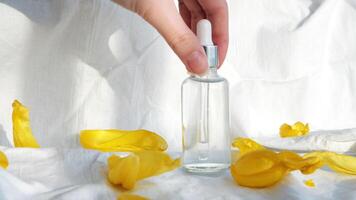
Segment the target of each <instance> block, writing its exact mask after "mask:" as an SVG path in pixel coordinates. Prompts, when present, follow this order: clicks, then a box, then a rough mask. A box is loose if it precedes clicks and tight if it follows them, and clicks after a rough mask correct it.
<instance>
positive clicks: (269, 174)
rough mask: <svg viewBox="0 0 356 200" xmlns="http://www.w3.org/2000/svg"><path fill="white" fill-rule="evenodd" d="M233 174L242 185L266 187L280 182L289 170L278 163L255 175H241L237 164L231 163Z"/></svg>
mask: <svg viewBox="0 0 356 200" xmlns="http://www.w3.org/2000/svg"><path fill="white" fill-rule="evenodd" d="M230 170H231V174H232V176H233V178H234V180H235V181H236V182H237V183H238V184H239V185H241V186H245V187H253V188H264V187H268V186H271V185H274V184H275V183H277V182H279V181H280V180H281V179H282V178H283V177H284V176H285V175H286V174H287V173H288V170H287V168H286V167H284V165H280V164H278V165H276V166H274V167H273V168H271V169H270V170H267V171H265V172H262V173H258V174H253V175H247V176H245V175H239V174H238V171H237V170H236V167H235V164H233V165H231V169H230Z"/></svg>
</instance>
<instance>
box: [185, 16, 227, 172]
mask: <svg viewBox="0 0 356 200" xmlns="http://www.w3.org/2000/svg"><path fill="white" fill-rule="evenodd" d="M211 30H212V29H211V24H210V22H209V21H208V20H206V19H203V20H200V21H199V22H198V24H197V36H198V38H199V40H200V43H201V45H202V46H203V48H204V50H205V53H206V55H207V58H208V64H209V69H208V71H207V72H206V74H205V75H203V76H198V75H191V76H190V77H188V78H187V79H185V80H184V82H183V83H182V126H183V127H182V128H183V167H184V169H185V170H186V171H187V172H190V173H197V174H212V173H219V172H222V171H224V170H225V169H227V168H229V166H230V159H231V149H230V145H231V143H230V119H229V95H228V92H229V91H228V87H229V86H228V82H227V80H226V79H225V78H223V77H221V76H219V75H218V73H217V67H218V47H217V46H215V45H214V44H213V42H212V39H211V38H212V31H211Z"/></svg>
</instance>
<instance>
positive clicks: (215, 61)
mask: <svg viewBox="0 0 356 200" xmlns="http://www.w3.org/2000/svg"><path fill="white" fill-rule="evenodd" d="M197 37H198V39H199V41H200V44H201V45H202V46H203V48H204V51H205V54H206V56H207V57H208V65H209V68H217V67H218V65H219V56H218V47H217V46H216V45H214V43H213V40H212V29H211V23H210V21H209V20H207V19H202V20H200V21H199V22H198V24H197Z"/></svg>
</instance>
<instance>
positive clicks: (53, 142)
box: [0, 0, 356, 200]
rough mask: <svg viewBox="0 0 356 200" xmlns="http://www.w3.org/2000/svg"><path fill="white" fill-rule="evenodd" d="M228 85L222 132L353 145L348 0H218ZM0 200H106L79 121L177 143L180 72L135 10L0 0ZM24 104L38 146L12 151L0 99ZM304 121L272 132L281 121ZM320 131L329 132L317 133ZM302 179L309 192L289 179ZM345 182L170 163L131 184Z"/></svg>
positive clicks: (173, 191)
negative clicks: (285, 133)
mask: <svg viewBox="0 0 356 200" xmlns="http://www.w3.org/2000/svg"><path fill="white" fill-rule="evenodd" d="M229 7H230V33H231V34H230V36H231V40H230V48H229V53H228V56H227V60H226V62H225V64H224V66H223V67H222V69H221V70H220V71H221V74H222V75H223V76H225V77H227V79H228V80H229V82H230V94H231V106H230V107H231V116H232V118H231V122H232V133H233V135H234V136H248V137H252V138H254V139H256V140H258V141H259V142H261V143H264V144H266V145H268V146H270V147H273V148H277V149H285V148H289V149H294V150H300V151H307V150H332V151H338V152H346V153H351V154H352V153H354V152H356V149H355V148H356V129H354V128H355V127H356V68H355V65H356V56H355V55H356V37H355V35H356V20H355V19H356V1H355V0H264V1H261V0H232V1H230V2H229ZM0 47H1V48H0V102H1V103H0V113H1V114H0V115H1V117H0V144H1V145H2V146H3V148H2V149H3V150H4V152H5V153H6V155H7V156H8V158H9V160H10V166H9V169H8V170H6V171H4V170H0V199H30V198H33V199H49V198H52V199H114V198H115V197H116V195H117V193H119V192H120V191H118V190H115V189H114V188H112V187H110V186H109V185H108V184H107V183H106V180H105V162H104V161H105V159H104V158H105V156H106V155H107V154H102V155H100V154H99V153H97V152H94V151H85V150H82V149H80V147H79V146H78V134H79V131H80V130H81V129H92V128H95V129H101V128H103V129H105V128H119V129H138V128H145V129H149V130H152V131H155V132H157V133H159V134H160V135H162V136H164V138H165V139H166V140H167V141H168V143H169V151H179V150H180V146H181V127H180V83H181V82H182V80H183V79H184V78H185V77H186V76H187V74H186V72H185V69H184V66H183V65H182V64H181V62H180V61H179V60H178V58H177V57H176V56H175V55H174V54H173V52H172V51H171V50H170V49H169V47H168V46H167V44H166V43H165V42H164V40H163V39H162V38H161V37H160V36H159V34H158V33H157V32H156V31H155V30H154V29H153V28H152V27H150V26H149V25H148V24H147V23H145V22H144V21H143V20H142V19H141V18H139V17H138V16H136V15H134V14H132V13H130V12H128V11H126V10H124V9H122V8H120V7H119V6H116V5H115V4H113V3H112V2H110V1H107V0H86V1H80V0H56V1H50V0H0ZM14 99H19V100H20V101H21V102H23V103H24V104H25V105H26V106H27V107H29V108H30V115H31V123H32V129H33V132H34V135H35V137H36V138H37V139H38V141H39V143H40V144H41V146H42V147H47V148H43V149H38V150H37V149H36V150H35V149H13V148H7V147H5V146H11V143H12V140H11V138H12V124H11V112H12V108H11V103H12V101H13V100H14ZM298 120H299V121H303V122H308V123H309V124H310V125H311V129H312V133H311V134H310V136H308V137H305V138H297V139H295V138H292V139H280V138H278V128H279V126H280V125H281V124H282V123H285V122H287V123H292V122H295V121H298ZM329 130H330V131H329ZM310 177H312V178H313V179H314V181H315V182H316V184H317V187H316V188H315V189H310V188H306V187H305V186H304V185H303V183H302V181H303V180H304V179H307V178H310ZM355 182H356V180H355V178H354V177H351V176H345V175H340V174H336V173H333V172H330V171H327V170H320V171H318V172H317V173H315V174H313V175H310V176H303V175H301V174H299V173H293V174H292V175H290V176H288V177H287V179H285V180H284V181H283V182H282V183H281V184H279V185H277V186H275V187H272V188H269V189H263V190H252V189H246V188H243V187H239V186H237V185H236V184H234V182H233V181H232V178H231V176H230V175H229V173H227V174H225V175H224V176H222V177H220V178H216V177H215V178H211V177H197V176H189V175H186V174H184V173H183V172H181V171H179V170H178V171H174V172H171V173H168V174H164V175H162V176H159V177H154V178H150V179H147V180H145V181H142V182H140V183H139V185H138V188H137V189H136V190H135V191H134V192H135V193H137V194H142V195H144V196H147V197H150V198H152V199H303V200H304V199H317V198H319V199H355V198H356V193H355V191H356V190H355V189H356V188H355V185H356V184H355Z"/></svg>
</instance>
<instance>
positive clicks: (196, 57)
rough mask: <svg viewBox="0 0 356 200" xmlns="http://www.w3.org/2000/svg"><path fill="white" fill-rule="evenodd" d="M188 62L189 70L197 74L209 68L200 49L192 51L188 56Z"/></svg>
mask: <svg viewBox="0 0 356 200" xmlns="http://www.w3.org/2000/svg"><path fill="white" fill-rule="evenodd" d="M187 64H188V66H187V67H188V70H189V71H191V72H193V73H196V74H203V73H204V72H205V71H206V70H207V68H208V66H207V60H206V58H205V56H204V55H203V53H202V52H200V51H194V52H193V53H191V54H190V55H189V57H188V60H187Z"/></svg>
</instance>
